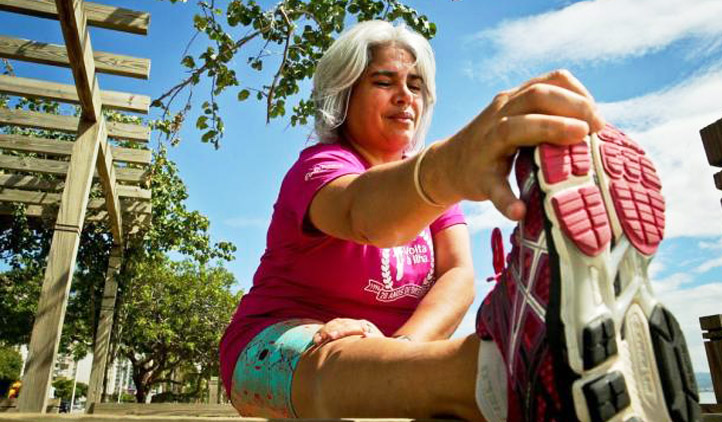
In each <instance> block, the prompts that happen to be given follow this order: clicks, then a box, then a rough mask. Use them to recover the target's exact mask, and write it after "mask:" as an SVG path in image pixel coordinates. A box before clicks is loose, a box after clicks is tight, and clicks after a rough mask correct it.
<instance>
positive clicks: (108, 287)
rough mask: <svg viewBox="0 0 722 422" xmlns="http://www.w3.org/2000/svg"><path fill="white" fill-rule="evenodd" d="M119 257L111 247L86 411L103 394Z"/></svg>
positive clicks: (119, 253) (114, 248)
mask: <svg viewBox="0 0 722 422" xmlns="http://www.w3.org/2000/svg"><path fill="white" fill-rule="evenodd" d="M121 255H122V250H121V248H120V247H119V246H113V248H112V249H111V250H110V259H109V260H108V271H107V273H106V275H105V287H104V288H103V303H102V304H101V305H100V321H99V322H98V331H97V332H96V335H95V345H94V347H93V367H92V369H91V371H90V385H89V386H88V401H87V403H88V406H86V409H87V410H90V404H91V403H97V402H100V398H101V397H102V394H103V380H104V378H105V374H106V371H105V369H106V368H105V367H106V366H107V364H108V352H109V350H110V333H111V332H112V331H113V316H114V315H115V298H116V295H117V293H118V281H117V280H116V278H115V276H116V274H117V273H118V271H120V264H121V259H122V257H121Z"/></svg>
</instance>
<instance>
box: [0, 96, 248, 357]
mask: <svg viewBox="0 0 722 422" xmlns="http://www.w3.org/2000/svg"><path fill="white" fill-rule="evenodd" d="M0 107H12V108H17V109H24V110H31V111H44V112H46V113H53V114H58V113H60V111H61V110H60V106H59V104H58V103H55V102H49V101H42V100H28V99H16V100H13V101H9V99H8V97H2V96H0ZM106 118H107V119H108V120H109V121H118V122H124V123H128V122H133V123H141V122H140V118H138V117H131V116H127V115H122V114H120V113H114V112H106ZM150 124H151V126H158V125H162V124H163V123H162V122H155V121H153V122H150ZM0 132H2V133H14V134H22V135H29V136H36V137H43V138H49V139H56V140H57V141H59V142H62V141H72V140H73V137H72V135H68V134H64V133H58V132H49V131H39V130H34V129H21V128H17V127H4V128H1V129H0ZM123 146H125V147H131V148H132V147H136V148H137V147H138V146H137V144H133V143H125V144H123ZM6 153H8V154H15V155H19V156H33V157H38V158H49V157H44V156H42V155H39V154H27V153H15V152H12V151H8V152H6ZM35 176H36V177H39V178H43V177H47V176H44V175H35ZM148 183H149V188H150V190H151V193H152V199H151V205H152V221H153V224H152V225H151V226H150V229H149V230H146V231H141V232H138V233H137V234H136V235H134V236H130V237H129V238H128V242H127V249H126V251H125V260H126V262H128V261H144V260H156V259H165V254H167V253H171V252H176V253H179V254H181V255H182V256H186V257H190V258H192V259H194V260H196V261H197V262H200V263H206V262H209V261H211V260H216V259H221V260H226V261H227V260H231V259H233V253H234V252H235V246H234V245H233V244H232V243H229V242H216V243H214V242H212V241H211V238H210V234H209V229H210V221H209V220H208V218H207V217H206V216H204V215H202V214H201V213H200V212H198V211H195V210H189V209H188V208H187V206H186V204H185V201H186V199H187V198H188V192H187V189H186V186H185V184H184V183H183V180H182V178H181V176H180V173H179V171H178V168H177V166H176V165H175V163H174V162H173V161H172V160H170V159H169V158H168V155H167V151H166V150H165V148H161V149H160V150H159V151H158V152H157V153H156V154H154V157H153V162H152V163H151V167H150V177H149V182H148ZM100 196H102V192H101V190H100V186H99V185H96V186H95V187H94V188H93V189H92V190H91V197H100ZM53 223H54V220H53V219H50V220H47V221H38V220H35V219H33V220H28V219H27V218H26V217H25V214H24V206H22V205H17V206H16V209H15V212H14V214H13V215H9V216H0V260H2V261H3V262H5V263H6V264H7V265H8V267H9V268H8V269H7V270H6V271H4V272H2V273H0V341H5V342H6V343H7V344H26V343H28V342H29V340H30V333H31V330H32V326H33V322H34V315H35V311H36V309H37V303H38V299H39V297H40V290H41V287H42V282H43V276H44V272H45V265H46V262H45V260H46V258H47V255H48V252H49V249H50V242H51V240H52V224H53ZM111 244H112V239H111V237H110V235H109V230H108V226H107V224H106V223H94V222H89V221H87V220H86V223H85V225H84V227H83V231H82V234H81V240H80V247H79V250H78V256H77V261H76V271H75V274H74V277H73V282H72V284H71V291H70V295H69V298H68V306H67V310H66V317H65V324H64V329H63V331H62V337H61V344H60V351H61V352H62V353H72V354H73V355H74V357H75V358H76V359H80V358H82V357H83V356H84V355H85V354H87V353H88V352H89V351H90V349H91V347H92V344H93V341H94V337H95V331H96V328H97V322H98V317H99V313H100V303H101V301H102V289H103V286H104V281H105V275H106V271H107V266H108V258H109V251H110V248H111ZM124 271H125V270H124ZM128 271H130V270H128ZM131 277H132V274H131Z"/></svg>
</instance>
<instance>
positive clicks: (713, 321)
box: [699, 314, 722, 403]
mask: <svg viewBox="0 0 722 422" xmlns="http://www.w3.org/2000/svg"><path fill="white" fill-rule="evenodd" d="M699 325H700V328H702V332H703V334H702V337H703V338H704V339H706V341H705V342H704V349H705V351H706V352H707V361H708V363H709V372H710V375H711V376H712V387H713V388H714V395H715V399H716V400H717V403H722V314H718V315H708V316H705V317H701V318H700V319H699Z"/></svg>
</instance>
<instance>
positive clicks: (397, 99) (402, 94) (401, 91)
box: [394, 84, 414, 104]
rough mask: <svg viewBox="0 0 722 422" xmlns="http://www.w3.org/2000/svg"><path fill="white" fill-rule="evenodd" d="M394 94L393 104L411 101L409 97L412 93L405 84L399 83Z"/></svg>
mask: <svg viewBox="0 0 722 422" xmlns="http://www.w3.org/2000/svg"><path fill="white" fill-rule="evenodd" d="M395 94H396V95H394V103H395V104H408V103H410V102H411V97H412V96H413V95H414V93H413V92H411V90H410V89H409V87H408V86H406V84H400V86H399V88H398V89H397V90H396V93H395Z"/></svg>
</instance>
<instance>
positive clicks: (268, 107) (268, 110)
mask: <svg viewBox="0 0 722 422" xmlns="http://www.w3.org/2000/svg"><path fill="white" fill-rule="evenodd" d="M278 10H280V12H281V14H282V15H283V19H284V20H285V21H286V25H288V31H287V32H286V42H285V45H284V46H283V59H282V60H281V65H280V66H278V71H277V72H276V75H275V76H274V77H273V82H272V83H271V86H270V87H268V98H267V99H266V124H268V123H270V122H271V106H272V105H273V92H274V91H275V90H276V85H277V84H278V79H279V78H280V77H281V73H283V69H284V68H285V67H286V61H288V46H289V45H290V43H291V37H292V36H293V32H294V31H295V30H296V25H294V24H293V23H292V22H291V20H290V19H288V15H287V14H286V11H285V10H283V6H280V7H279V8H278Z"/></svg>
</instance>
